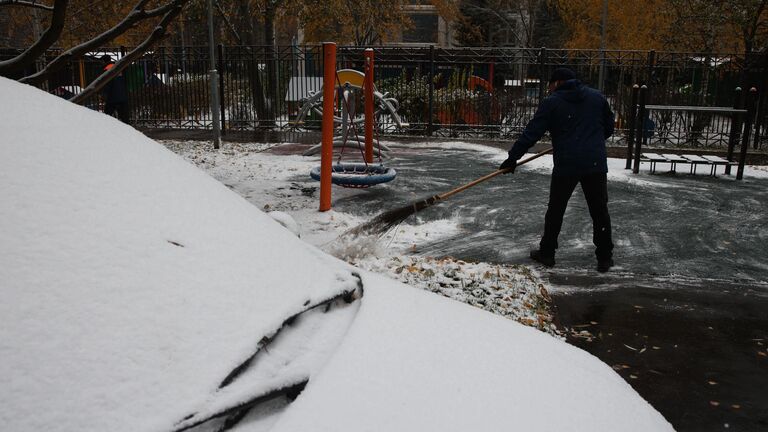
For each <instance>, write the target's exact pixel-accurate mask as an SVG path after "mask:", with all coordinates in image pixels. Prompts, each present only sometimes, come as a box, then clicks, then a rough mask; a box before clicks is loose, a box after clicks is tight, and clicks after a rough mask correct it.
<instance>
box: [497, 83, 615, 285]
mask: <svg viewBox="0 0 768 432" xmlns="http://www.w3.org/2000/svg"><path fill="white" fill-rule="evenodd" d="M549 93H550V95H549V96H548V97H546V98H545V99H544V100H543V101H542V102H541V105H539V108H538V110H537V111H536V113H535V114H534V116H533V119H531V121H530V122H528V124H527V125H526V127H525V130H524V131H523V133H522V135H521V136H520V137H519V138H518V139H517V141H515V144H514V145H513V146H512V149H511V150H509V158H508V159H507V160H505V161H504V162H503V163H502V164H501V166H500V167H499V168H500V169H506V168H509V169H511V170H512V172H514V169H515V165H516V163H517V160H518V159H520V158H521V157H522V156H523V155H524V154H525V153H526V151H527V150H528V149H529V148H531V147H532V146H533V145H534V144H536V142H537V141H539V139H541V137H542V136H543V135H544V133H545V132H547V131H549V134H550V136H551V138H552V147H553V149H554V152H553V159H554V165H555V166H554V169H553V171H552V179H551V183H550V189H549V204H548V206H547V214H546V216H545V217H544V234H543V235H542V237H541V242H540V243H539V249H536V250H533V251H531V254H530V256H531V258H532V259H533V260H534V261H537V262H539V263H541V264H543V265H545V266H547V267H552V266H554V265H555V250H557V247H558V245H557V237H558V236H559V234H560V228H561V227H562V224H563V215H564V214H565V209H566V207H567V206H568V200H570V198H571V195H572V194H573V191H574V189H575V188H576V185H577V184H579V183H580V184H581V189H582V191H583V192H584V198H586V201H587V206H588V207H589V214H590V216H591V217H592V228H593V236H592V241H593V243H594V244H595V247H596V250H595V255H596V256H597V271H599V272H606V271H608V270H609V269H610V268H611V267H612V266H613V265H614V262H613V241H612V239H611V217H610V215H609V214H608V186H607V173H608V162H607V155H606V150H605V140H606V139H607V138H608V137H610V136H611V135H613V127H614V116H613V111H611V107H610V105H609V104H608V101H607V100H606V99H605V97H604V96H603V95H602V94H601V93H600V92H598V91H597V90H594V89H591V88H589V87H586V86H585V85H583V84H582V83H581V81H579V80H578V79H577V78H576V74H575V73H574V72H573V71H572V70H570V69H568V68H558V69H555V70H554V72H553V73H552V77H551V78H550V79H549Z"/></svg>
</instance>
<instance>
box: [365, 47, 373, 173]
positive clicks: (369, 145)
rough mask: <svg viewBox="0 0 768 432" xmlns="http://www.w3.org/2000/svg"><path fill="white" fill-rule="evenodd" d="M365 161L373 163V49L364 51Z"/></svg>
mask: <svg viewBox="0 0 768 432" xmlns="http://www.w3.org/2000/svg"><path fill="white" fill-rule="evenodd" d="M364 87H365V161H366V162H368V163H373V49H371V48H368V49H366V50H365V84H364Z"/></svg>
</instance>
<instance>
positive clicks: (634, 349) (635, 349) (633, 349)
mask: <svg viewBox="0 0 768 432" xmlns="http://www.w3.org/2000/svg"><path fill="white" fill-rule="evenodd" d="M622 345H624V346H625V347H627V348H629V349H631V350H632V351H637V348H632V347H631V346H629V345H627V344H622Z"/></svg>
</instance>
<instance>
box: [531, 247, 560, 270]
mask: <svg viewBox="0 0 768 432" xmlns="http://www.w3.org/2000/svg"><path fill="white" fill-rule="evenodd" d="M531 259H532V260H534V261H536V262H538V263H541V264H543V265H545V266H547V267H554V266H555V257H554V255H546V254H543V253H542V252H541V249H536V250H532V251H531Z"/></svg>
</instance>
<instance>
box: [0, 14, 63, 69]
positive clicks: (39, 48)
mask: <svg viewBox="0 0 768 432" xmlns="http://www.w3.org/2000/svg"><path fill="white" fill-rule="evenodd" d="M67 3H68V0H55V1H54V3H53V14H52V15H51V25H50V26H49V27H48V29H47V30H46V31H45V32H44V33H43V34H42V35H41V36H40V38H39V39H38V40H37V41H36V42H35V43H34V44H32V46H31V47H29V48H27V49H26V51H24V52H23V53H21V54H19V55H18V56H16V57H14V58H12V59H10V60H5V61H0V76H9V75H11V74H13V73H15V72H18V71H21V70H24V68H25V67H27V66H29V65H31V64H32V63H34V62H35V60H37V58H38V57H40V56H41V55H43V53H45V51H46V50H47V49H48V48H50V47H51V45H53V44H54V43H56V41H57V40H59V37H60V36H61V31H62V30H64V18H65V17H66V15H67Z"/></svg>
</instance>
